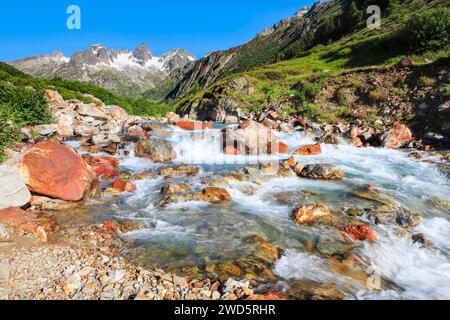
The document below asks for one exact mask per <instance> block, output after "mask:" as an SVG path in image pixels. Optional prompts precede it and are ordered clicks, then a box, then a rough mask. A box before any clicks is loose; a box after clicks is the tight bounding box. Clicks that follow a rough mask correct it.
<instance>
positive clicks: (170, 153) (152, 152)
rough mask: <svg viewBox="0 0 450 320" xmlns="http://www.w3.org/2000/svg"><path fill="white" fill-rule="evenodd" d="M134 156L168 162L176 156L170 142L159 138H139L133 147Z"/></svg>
mask: <svg viewBox="0 0 450 320" xmlns="http://www.w3.org/2000/svg"><path fill="white" fill-rule="evenodd" d="M135 154H136V157H141V158H148V159H150V160H152V161H153V162H168V161H172V160H174V159H175V158H176V157H177V154H176V153H175V151H174V150H173V147H172V144H171V143H170V142H168V141H164V140H159V139H150V140H140V141H139V142H138V143H137V144H136V148H135Z"/></svg>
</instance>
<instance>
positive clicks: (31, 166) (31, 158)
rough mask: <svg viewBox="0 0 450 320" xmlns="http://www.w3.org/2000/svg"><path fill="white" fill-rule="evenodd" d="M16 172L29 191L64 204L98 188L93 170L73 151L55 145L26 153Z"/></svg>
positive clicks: (46, 144) (40, 145)
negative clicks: (62, 201) (64, 201)
mask: <svg viewBox="0 0 450 320" xmlns="http://www.w3.org/2000/svg"><path fill="white" fill-rule="evenodd" d="M18 169H19V172H20V174H21V175H22V177H23V179H24V180H25V183H26V184H27V186H28V188H29V189H30V191H32V192H34V193H38V194H42V195H45V196H49V197H52V198H57V199H62V200H66V201H80V200H82V199H83V198H85V197H87V196H89V195H92V194H93V191H95V189H96V187H97V186H98V179H97V176H96V174H95V172H94V171H93V170H92V168H91V167H90V166H89V165H88V164H87V163H86V162H85V161H84V160H83V159H82V158H81V157H80V156H79V155H78V154H77V153H76V152H75V151H74V150H73V149H72V148H69V147H67V146H64V145H62V144H59V143H57V142H54V141H49V140H48V141H43V142H40V143H37V144H35V145H34V146H32V147H31V148H30V149H28V151H27V152H26V154H25V155H24V157H23V158H22V159H21V161H20V162H19V164H18Z"/></svg>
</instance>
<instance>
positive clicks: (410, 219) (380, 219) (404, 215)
mask: <svg viewBox="0 0 450 320" xmlns="http://www.w3.org/2000/svg"><path fill="white" fill-rule="evenodd" d="M386 209H389V208H386ZM368 217H369V218H370V219H371V220H373V221H374V222H375V223H376V224H387V225H398V226H400V227H403V228H414V227H417V226H419V225H420V224H421V222H422V216H421V215H420V214H419V213H417V212H413V211H409V210H406V209H403V208H394V209H391V210H383V211H380V210H377V209H372V210H369V212H368Z"/></svg>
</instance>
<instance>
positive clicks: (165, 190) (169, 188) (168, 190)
mask: <svg viewBox="0 0 450 320" xmlns="http://www.w3.org/2000/svg"><path fill="white" fill-rule="evenodd" d="M189 191H191V188H190V187H189V186H188V185H187V184H176V183H171V184H166V185H165V186H163V187H162V189H161V193H162V194H180V193H186V192H189Z"/></svg>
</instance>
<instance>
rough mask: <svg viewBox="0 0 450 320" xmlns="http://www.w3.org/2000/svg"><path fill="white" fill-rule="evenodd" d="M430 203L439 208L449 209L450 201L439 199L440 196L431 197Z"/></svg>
mask: <svg viewBox="0 0 450 320" xmlns="http://www.w3.org/2000/svg"><path fill="white" fill-rule="evenodd" d="M431 203H432V204H433V205H434V206H436V207H438V208H441V209H445V210H450V202H448V201H446V200H444V199H440V198H433V199H431Z"/></svg>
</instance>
